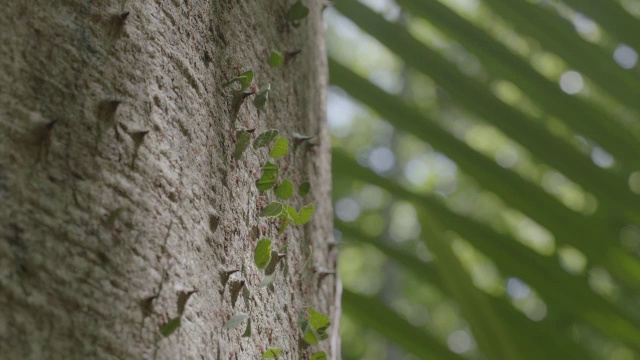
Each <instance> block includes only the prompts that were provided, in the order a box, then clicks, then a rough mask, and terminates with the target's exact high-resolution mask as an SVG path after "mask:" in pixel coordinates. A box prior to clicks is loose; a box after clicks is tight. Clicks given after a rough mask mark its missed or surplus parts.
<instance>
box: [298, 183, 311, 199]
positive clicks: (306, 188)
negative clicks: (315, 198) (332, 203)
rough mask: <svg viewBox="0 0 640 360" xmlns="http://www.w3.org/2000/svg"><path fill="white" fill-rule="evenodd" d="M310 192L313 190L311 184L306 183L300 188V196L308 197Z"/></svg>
mask: <svg viewBox="0 0 640 360" xmlns="http://www.w3.org/2000/svg"><path fill="white" fill-rule="evenodd" d="M309 190H311V184H310V183H309V182H308V181H305V182H303V183H302V184H300V186H299V187H298V194H300V196H307V194H308V193H309Z"/></svg>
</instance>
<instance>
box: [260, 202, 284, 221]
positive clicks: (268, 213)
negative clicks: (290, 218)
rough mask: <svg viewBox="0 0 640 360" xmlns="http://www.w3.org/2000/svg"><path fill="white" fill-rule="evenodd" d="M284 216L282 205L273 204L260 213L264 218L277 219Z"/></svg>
mask: <svg viewBox="0 0 640 360" xmlns="http://www.w3.org/2000/svg"><path fill="white" fill-rule="evenodd" d="M280 214H282V203H279V202H272V203H271V204H269V205H267V206H265V208H264V209H262V211H260V216H262V217H276V216H279V215H280Z"/></svg>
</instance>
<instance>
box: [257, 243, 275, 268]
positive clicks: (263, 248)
mask: <svg viewBox="0 0 640 360" xmlns="http://www.w3.org/2000/svg"><path fill="white" fill-rule="evenodd" d="M253 261H255V263H256V266H257V267H258V269H264V268H265V267H266V266H267V265H268V264H269V261H271V240H269V239H262V240H260V241H258V244H257V245H256V250H255V252H254V254H253Z"/></svg>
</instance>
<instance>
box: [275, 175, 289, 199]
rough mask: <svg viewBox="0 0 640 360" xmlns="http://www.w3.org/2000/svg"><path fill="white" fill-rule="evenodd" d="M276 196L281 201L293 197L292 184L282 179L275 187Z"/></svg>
mask: <svg viewBox="0 0 640 360" xmlns="http://www.w3.org/2000/svg"><path fill="white" fill-rule="evenodd" d="M275 192H276V196H277V197H278V198H279V199H281V200H288V199H289V198H291V196H293V183H292V182H291V180H289V179H284V180H282V182H281V183H280V185H278V186H277V187H276V190H275Z"/></svg>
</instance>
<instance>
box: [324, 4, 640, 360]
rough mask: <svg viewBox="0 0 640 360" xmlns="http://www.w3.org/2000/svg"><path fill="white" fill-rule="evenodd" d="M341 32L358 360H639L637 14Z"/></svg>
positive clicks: (400, 7) (342, 144)
mask: <svg viewBox="0 0 640 360" xmlns="http://www.w3.org/2000/svg"><path fill="white" fill-rule="evenodd" d="M325 19H326V23H327V44H328V51H329V56H330V59H329V67H330V77H331V80H330V81H331V87H330V91H329V99H328V100H329V112H328V119H329V124H330V129H331V133H332V141H333V147H334V153H333V159H334V160H333V171H334V194H333V196H334V210H335V216H336V219H335V221H336V228H335V234H336V239H337V241H338V243H339V246H340V248H341V252H340V254H341V255H340V258H339V268H340V277H341V278H342V281H343V284H344V296H343V317H342V320H341V321H342V322H341V328H342V336H343V344H342V353H343V357H344V359H347V360H348V359H372V360H374V359H499V360H502V359H508V360H511V359H616V360H633V359H640V292H639V291H638V289H639V288H640V259H639V258H638V255H639V254H640V226H638V225H639V224H640V196H638V194H640V172H639V170H640V156H639V155H640V122H639V117H638V114H639V111H640V70H639V67H638V65H637V62H638V51H639V50H640V20H639V19H640V1H638V0H563V1H554V0H546V1H545V0H537V1H536V0H482V1H481V0H395V1H394V0H336V1H335V2H334V4H333V5H332V6H330V7H329V8H328V9H327V10H326V12H325Z"/></svg>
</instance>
